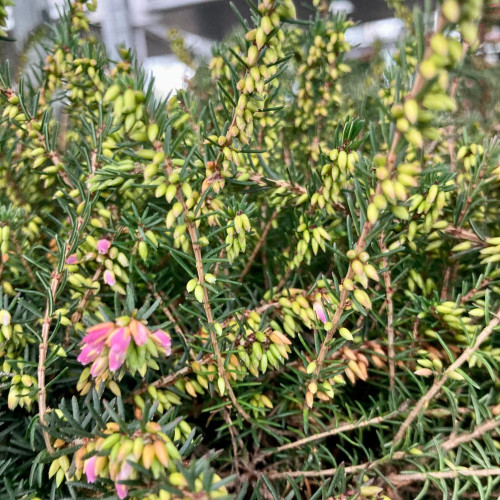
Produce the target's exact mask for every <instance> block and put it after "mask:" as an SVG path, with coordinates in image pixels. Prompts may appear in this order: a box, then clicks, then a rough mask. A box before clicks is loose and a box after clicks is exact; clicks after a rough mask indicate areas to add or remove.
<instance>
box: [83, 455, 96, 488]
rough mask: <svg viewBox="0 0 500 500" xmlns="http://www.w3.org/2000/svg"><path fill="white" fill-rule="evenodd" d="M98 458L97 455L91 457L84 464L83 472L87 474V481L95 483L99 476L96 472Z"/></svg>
mask: <svg viewBox="0 0 500 500" xmlns="http://www.w3.org/2000/svg"><path fill="white" fill-rule="evenodd" d="M96 459H97V456H95V455H94V456H93V457H90V458H89V459H88V460H86V461H85V464H84V466H83V472H85V474H86V476H87V481H88V482H89V483H95V481H96V479H97V476H96V473H95V461H96Z"/></svg>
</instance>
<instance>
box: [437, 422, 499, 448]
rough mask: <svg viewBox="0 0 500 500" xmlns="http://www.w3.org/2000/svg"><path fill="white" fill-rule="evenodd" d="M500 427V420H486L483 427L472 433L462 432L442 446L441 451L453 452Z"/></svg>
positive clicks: (479, 426)
mask: <svg viewBox="0 0 500 500" xmlns="http://www.w3.org/2000/svg"><path fill="white" fill-rule="evenodd" d="M497 427H500V420H493V419H491V420H486V421H485V422H483V423H482V424H481V425H478V426H477V427H476V428H475V429H474V430H473V431H472V432H462V433H461V434H459V435H458V436H454V437H453V438H450V439H448V440H447V441H445V442H444V443H443V444H442V445H441V449H442V450H444V451H449V450H452V449H453V448H456V447H457V446H460V445H461V444H463V443H468V442H469V441H472V440H474V439H478V438H480V437H481V436H482V435H483V434H485V433H486V432H489V431H492V430H493V429H496V428H497Z"/></svg>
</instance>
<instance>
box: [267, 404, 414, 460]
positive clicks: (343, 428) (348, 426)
mask: <svg viewBox="0 0 500 500" xmlns="http://www.w3.org/2000/svg"><path fill="white" fill-rule="evenodd" d="M407 407H408V404H407V403H405V404H403V405H402V406H401V407H400V408H399V409H398V410H396V411H393V412H391V413H388V414H387V415H381V416H379V417H374V418H370V419H369V420H360V421H358V422H355V423H345V424H342V425H339V426H338V427H335V428H334V429H330V430H327V431H324V432H320V433H318V434H313V435H312V436H307V437H305V438H303V439H299V440H297V441H293V442H292V443H288V444H284V445H282V446H278V447H277V448H275V449H274V450H270V451H267V452H265V453H263V455H264V456H267V455H272V454H274V453H279V452H280V451H285V450H290V449H292V448H297V447H299V446H302V445H304V444H308V443H311V442H313V441H318V440H319V439H323V438H326V437H331V436H335V435H337V434H341V433H343V432H349V431H352V430H357V429H362V428H363V427H369V426H371V425H375V424H379V423H381V422H384V421H386V420H389V419H391V418H393V417H395V416H397V415H400V414H401V413H404V412H405V411H406V409H407Z"/></svg>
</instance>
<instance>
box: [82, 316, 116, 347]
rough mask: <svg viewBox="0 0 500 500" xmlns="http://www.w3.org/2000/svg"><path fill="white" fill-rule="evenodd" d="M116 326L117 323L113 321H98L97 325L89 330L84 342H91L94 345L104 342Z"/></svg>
mask: <svg viewBox="0 0 500 500" xmlns="http://www.w3.org/2000/svg"><path fill="white" fill-rule="evenodd" d="M114 327H115V324H114V323H112V322H111V321H107V322H106V323H98V324H97V325H94V326H91V327H90V328H89V329H88V330H87V335H85V337H83V340H82V342H83V343H84V344H90V345H93V346H98V345H99V344H103V343H104V342H105V340H106V339H107V337H108V335H109V333H110V332H111V330H113V328H114Z"/></svg>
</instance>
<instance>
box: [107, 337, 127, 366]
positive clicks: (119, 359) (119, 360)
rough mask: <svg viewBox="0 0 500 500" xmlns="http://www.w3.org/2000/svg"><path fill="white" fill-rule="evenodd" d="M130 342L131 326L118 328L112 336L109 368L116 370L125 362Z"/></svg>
mask: <svg viewBox="0 0 500 500" xmlns="http://www.w3.org/2000/svg"><path fill="white" fill-rule="evenodd" d="M129 344H130V328H128V327H121V328H118V329H117V330H116V331H115V332H114V333H113V335H112V336H111V338H110V350H109V369H110V371H112V372H115V371H117V370H119V369H120V367H121V366H122V365H123V363H124V362H125V358H126V357H127V349H128V346H129Z"/></svg>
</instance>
